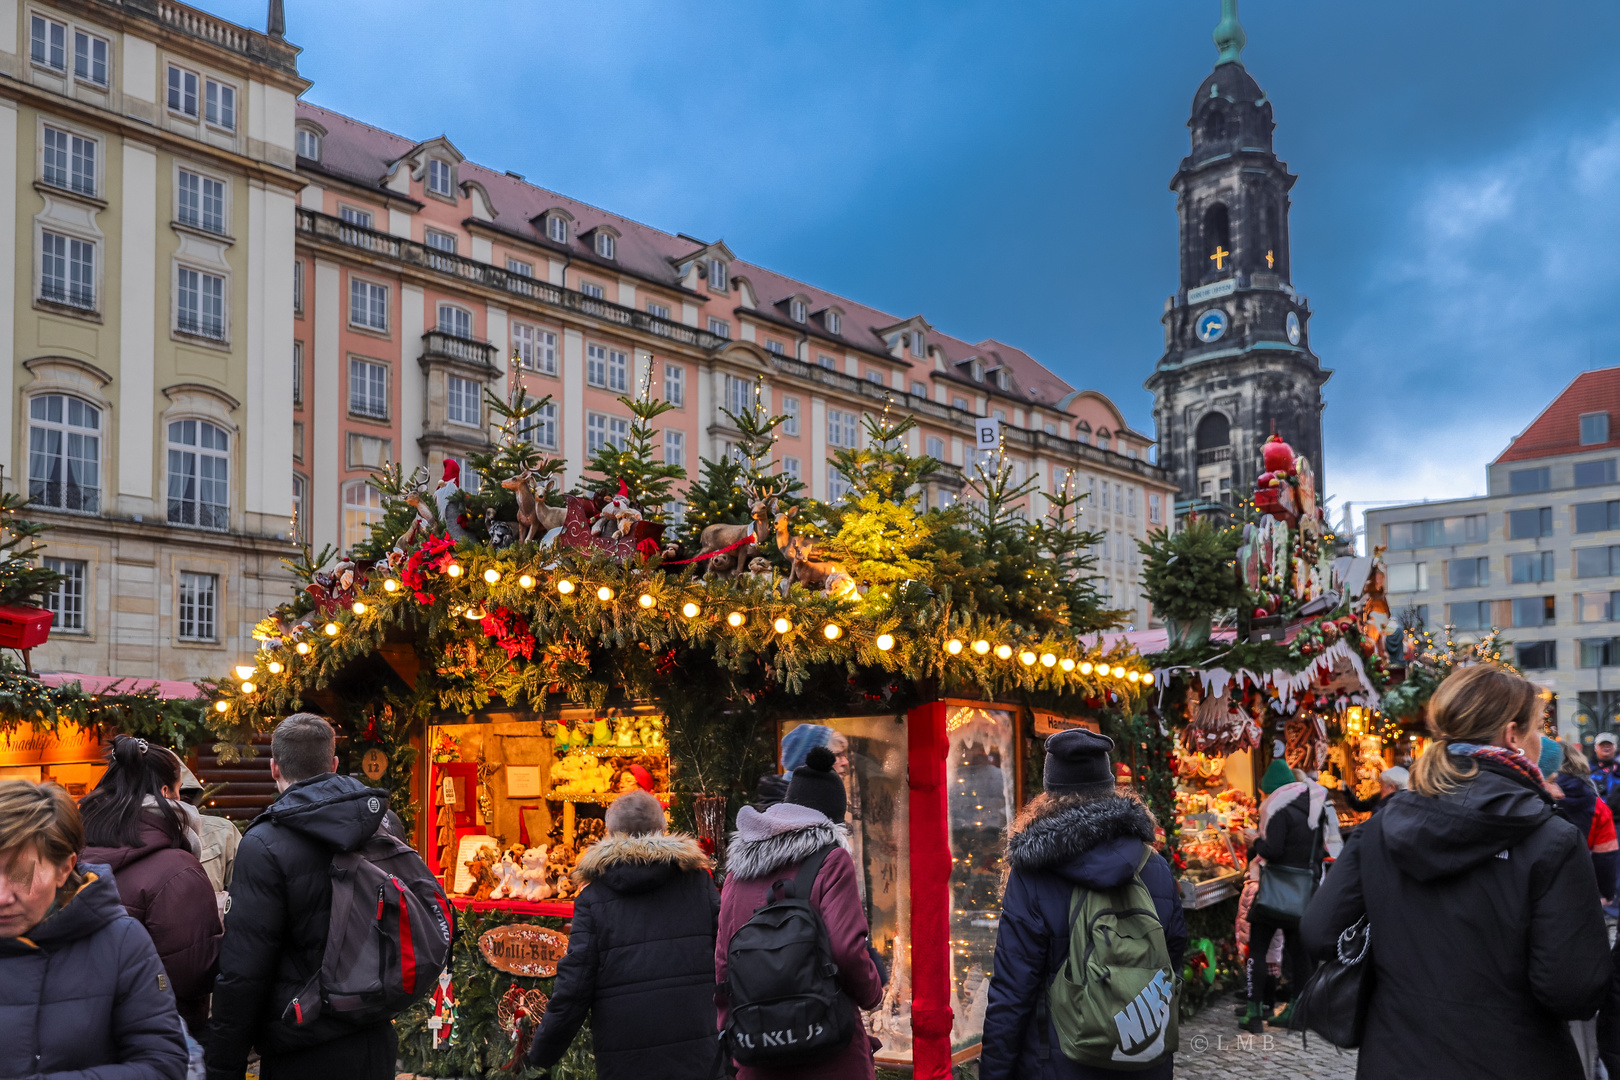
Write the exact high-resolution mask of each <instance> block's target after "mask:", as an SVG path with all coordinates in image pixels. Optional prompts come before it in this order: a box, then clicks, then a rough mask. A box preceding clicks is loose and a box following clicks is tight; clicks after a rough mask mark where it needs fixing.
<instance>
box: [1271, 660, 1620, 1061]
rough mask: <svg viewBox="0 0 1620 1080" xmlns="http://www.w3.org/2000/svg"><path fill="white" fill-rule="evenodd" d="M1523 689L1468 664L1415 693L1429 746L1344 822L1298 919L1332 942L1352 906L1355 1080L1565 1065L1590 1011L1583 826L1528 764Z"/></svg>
mask: <svg viewBox="0 0 1620 1080" xmlns="http://www.w3.org/2000/svg"><path fill="white" fill-rule="evenodd" d="M1540 694H1541V691H1540V688H1539V687H1537V686H1535V685H1534V684H1533V683H1530V682H1528V681H1527V680H1525V679H1522V678H1520V677H1519V676H1517V675H1515V674H1512V673H1511V672H1508V671H1505V670H1503V669H1501V668H1497V667H1493V666H1490V665H1486V664H1479V665H1475V666H1472V667H1467V668H1462V669H1460V670H1458V671H1456V672H1454V673H1453V674H1452V675H1450V676H1449V677H1447V679H1446V681H1445V682H1444V683H1442V684H1441V685H1440V688H1439V689H1438V690H1437V691H1435V694H1434V697H1433V698H1432V699H1431V701H1430V703H1429V725H1430V729H1431V731H1432V732H1433V734H1434V736H1435V742H1434V744H1433V745H1432V746H1431V747H1430V748H1429V750H1428V751H1427V752H1426V753H1425V754H1424V755H1423V757H1421V758H1420V759H1418V763H1417V765H1416V767H1415V768H1414V770H1413V780H1412V790H1411V791H1408V792H1401V793H1399V794H1397V795H1395V796H1394V797H1393V798H1392V799H1390V800H1389V801H1388V803H1386V804H1385V806H1384V809H1383V810H1381V811H1380V812H1379V813H1378V815H1377V816H1376V817H1373V818H1371V819H1370V820H1368V821H1367V822H1366V823H1365V824H1363V825H1362V826H1360V827H1359V828H1358V829H1356V831H1355V833H1354V834H1353V835H1352V837H1351V838H1350V841H1349V843H1347V844H1346V845H1345V848H1344V851H1343V853H1342V854H1341V855H1340V856H1339V859H1338V861H1337V862H1336V863H1335V864H1334V866H1333V868H1332V870H1330V871H1329V873H1328V875H1327V878H1326V880H1325V881H1324V882H1323V885H1322V888H1321V889H1320V890H1318V892H1317V894H1316V896H1315V897H1314V898H1313V899H1312V901H1311V906H1310V908H1309V909H1308V910H1307V912H1306V914H1305V918H1304V920H1303V922H1302V924H1301V931H1302V933H1303V936H1304V938H1305V945H1306V948H1307V949H1309V950H1310V952H1311V953H1312V955H1314V956H1316V957H1317V958H1319V959H1326V958H1328V957H1329V956H1330V955H1332V953H1333V952H1334V945H1335V942H1336V939H1337V937H1338V935H1339V933H1340V932H1341V931H1343V930H1344V929H1345V928H1347V927H1349V926H1351V925H1352V924H1354V923H1355V922H1356V921H1357V920H1358V919H1360V918H1361V917H1362V916H1363V915H1365V916H1366V917H1367V919H1368V923H1369V925H1370V927H1371V932H1372V935H1371V936H1372V960H1373V964H1374V969H1373V972H1372V973H1371V974H1372V975H1373V977H1374V980H1375V981H1374V984H1373V985H1374V989H1373V994H1372V999H1371V1004H1370V1007H1369V1011H1368V1016H1367V1027H1366V1034H1365V1037H1364V1039H1363V1040H1362V1043H1361V1051H1360V1058H1359V1060H1358V1063H1357V1071H1356V1075H1357V1076H1358V1077H1360V1078H1365V1080H1375V1078H1376V1080H1401V1078H1404V1077H1412V1078H1418V1077H1421V1078H1423V1080H1453V1078H1454V1080H1485V1078H1490V1077H1501V1078H1504V1080H1505V1078H1514V1080H1517V1078H1520V1077H1530V1076H1534V1077H1536V1078H1537V1080H1581V1078H1582V1077H1583V1076H1584V1075H1585V1074H1584V1072H1583V1070H1582V1068H1581V1061H1580V1057H1579V1055H1578V1054H1577V1052H1576V1049H1575V1044H1574V1042H1573V1040H1572V1039H1571V1038H1570V1033H1569V1024H1568V1022H1569V1021H1570V1020H1584V1019H1587V1018H1589V1017H1591V1016H1592V1014H1593V1013H1594V1012H1596V1010H1597V1007H1598V1005H1599V1004H1600V1003H1601V1002H1602V1000H1603V997H1604V992H1605V990H1606V989H1607V986H1608V981H1609V962H1608V961H1609V950H1608V936H1607V933H1606V932H1605V930H1604V926H1603V913H1602V910H1601V909H1600V908H1599V906H1598V890H1597V881H1596V879H1595V877H1594V876H1593V873H1592V860H1591V859H1590V858H1588V857H1587V853H1586V837H1585V836H1583V835H1581V834H1580V833H1579V831H1578V830H1577V829H1576V828H1575V827H1574V826H1572V825H1571V824H1570V823H1569V822H1567V821H1565V820H1563V819H1562V818H1560V817H1558V816H1556V815H1555V814H1554V813H1553V808H1552V805H1551V803H1552V800H1551V798H1550V797H1549V796H1548V795H1547V793H1546V791H1545V790H1544V789H1543V788H1542V782H1541V775H1540V771H1539V770H1538V769H1537V768H1536V766H1535V764H1534V761H1533V759H1532V758H1526V757H1525V756H1523V754H1521V753H1520V752H1519V748H1521V747H1524V746H1530V747H1531V748H1532V750H1531V753H1534V752H1535V751H1536V750H1537V749H1539V747H1538V746H1537V743H1539V740H1540V735H1539V731H1540V728H1541V717H1542V712H1543V704H1542V700H1541V696H1540Z"/></svg>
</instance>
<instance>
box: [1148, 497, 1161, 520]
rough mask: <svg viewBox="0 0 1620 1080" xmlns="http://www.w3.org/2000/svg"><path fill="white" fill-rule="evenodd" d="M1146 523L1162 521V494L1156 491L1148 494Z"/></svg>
mask: <svg viewBox="0 0 1620 1080" xmlns="http://www.w3.org/2000/svg"><path fill="white" fill-rule="evenodd" d="M1148 523H1149V524H1151V525H1162V524H1163V523H1164V496H1163V495H1160V494H1159V493H1158V492H1156V491H1155V492H1151V493H1149V495H1148Z"/></svg>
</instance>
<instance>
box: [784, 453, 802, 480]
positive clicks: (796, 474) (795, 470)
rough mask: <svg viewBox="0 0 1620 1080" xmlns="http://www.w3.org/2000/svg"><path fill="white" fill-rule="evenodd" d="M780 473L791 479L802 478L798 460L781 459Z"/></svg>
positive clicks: (791, 458) (794, 458) (792, 458)
mask: <svg viewBox="0 0 1620 1080" xmlns="http://www.w3.org/2000/svg"><path fill="white" fill-rule="evenodd" d="M782 471H783V472H784V473H786V474H787V475H788V476H790V477H792V478H793V479H795V480H799V479H801V478H802V473H803V468H802V466H801V465H800V463H799V459H798V458H796V457H785V458H783V459H782Z"/></svg>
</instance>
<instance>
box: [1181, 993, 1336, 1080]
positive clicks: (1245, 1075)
mask: <svg viewBox="0 0 1620 1080" xmlns="http://www.w3.org/2000/svg"><path fill="white" fill-rule="evenodd" d="M1236 1004H1237V1002H1236V999H1234V998H1233V997H1232V995H1230V994H1223V995H1221V996H1220V997H1218V998H1216V999H1214V1000H1213V1001H1211V1002H1210V1003H1209V1004H1208V1005H1206V1006H1205V1007H1204V1008H1203V1010H1201V1011H1200V1012H1199V1013H1198V1015H1197V1016H1195V1017H1193V1018H1192V1019H1191V1020H1188V1021H1186V1022H1184V1023H1183V1024H1182V1025H1181V1052H1180V1053H1178V1054H1177V1055H1176V1080H1355V1075H1356V1052H1355V1051H1354V1050H1339V1049H1338V1048H1336V1047H1333V1046H1330V1045H1328V1044H1327V1043H1325V1042H1323V1041H1322V1040H1321V1039H1318V1038H1317V1037H1316V1036H1314V1035H1313V1036H1311V1041H1310V1046H1309V1047H1307V1046H1306V1045H1305V1043H1304V1037H1303V1036H1301V1035H1297V1034H1294V1033H1292V1032H1288V1031H1284V1030H1282V1029H1281V1028H1273V1027H1268V1028H1266V1033H1265V1034H1264V1035H1250V1034H1249V1033H1248V1032H1245V1031H1239V1030H1238V1026H1237V1016H1236V1015H1235V1014H1234V1013H1233V1012H1232V1009H1233V1007H1234V1006H1235V1005H1236Z"/></svg>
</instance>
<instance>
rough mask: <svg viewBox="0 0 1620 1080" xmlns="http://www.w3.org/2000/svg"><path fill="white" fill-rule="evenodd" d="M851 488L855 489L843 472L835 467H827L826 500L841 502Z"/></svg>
mask: <svg viewBox="0 0 1620 1080" xmlns="http://www.w3.org/2000/svg"><path fill="white" fill-rule="evenodd" d="M853 490H855V485H853V484H851V483H850V482H849V478H848V477H846V476H845V475H844V474H843V473H841V472H839V471H838V470H837V469H833V468H829V469H828V470H827V501H828V502H830V503H841V502H843V501H844V499H845V498H846V497H848V495H849V493H850V492H851V491H853Z"/></svg>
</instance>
